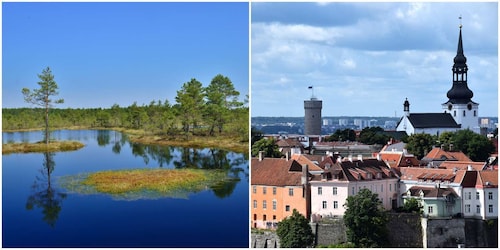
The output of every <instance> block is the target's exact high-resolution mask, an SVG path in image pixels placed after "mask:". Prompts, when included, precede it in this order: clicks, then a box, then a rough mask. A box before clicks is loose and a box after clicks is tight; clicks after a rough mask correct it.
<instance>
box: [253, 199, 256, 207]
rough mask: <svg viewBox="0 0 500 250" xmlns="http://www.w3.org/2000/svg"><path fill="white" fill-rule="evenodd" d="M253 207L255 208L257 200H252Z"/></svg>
mask: <svg viewBox="0 0 500 250" xmlns="http://www.w3.org/2000/svg"><path fill="white" fill-rule="evenodd" d="M253 208H257V200H253Z"/></svg>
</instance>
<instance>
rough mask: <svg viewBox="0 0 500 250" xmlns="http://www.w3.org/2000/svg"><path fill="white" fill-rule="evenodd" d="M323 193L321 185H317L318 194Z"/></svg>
mask: <svg viewBox="0 0 500 250" xmlns="http://www.w3.org/2000/svg"><path fill="white" fill-rule="evenodd" d="M322 194H323V188H322V187H318V195H322Z"/></svg>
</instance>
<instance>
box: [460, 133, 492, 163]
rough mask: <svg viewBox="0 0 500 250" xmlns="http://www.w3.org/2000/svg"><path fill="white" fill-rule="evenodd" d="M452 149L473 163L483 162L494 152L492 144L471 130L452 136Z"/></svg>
mask: <svg viewBox="0 0 500 250" xmlns="http://www.w3.org/2000/svg"><path fill="white" fill-rule="evenodd" d="M453 141H454V144H453V145H454V148H456V149H457V150H460V151H462V152H463V153H464V154H466V155H467V156H469V158H470V159H471V160H473V161H485V160H486V159H488V157H489V156H490V154H491V153H493V152H494V151H495V146H494V145H493V143H492V142H491V141H490V140H489V139H488V138H486V137H485V136H482V135H480V134H476V133H474V132H472V131H471V130H468V129H466V130H459V131H457V132H456V133H455V136H453Z"/></svg>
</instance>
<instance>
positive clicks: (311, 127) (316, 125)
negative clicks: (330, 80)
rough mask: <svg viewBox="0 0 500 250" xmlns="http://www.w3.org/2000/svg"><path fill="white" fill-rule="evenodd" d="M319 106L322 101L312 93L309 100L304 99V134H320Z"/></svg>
mask: <svg viewBox="0 0 500 250" xmlns="http://www.w3.org/2000/svg"><path fill="white" fill-rule="evenodd" d="M309 88H310V89H311V88H312V87H309ZM321 108H323V102H322V101H321V100H318V99H317V98H316V97H314V94H313V95H312V96H311V99H310V100H305V101H304V112H305V115H304V135H321Z"/></svg>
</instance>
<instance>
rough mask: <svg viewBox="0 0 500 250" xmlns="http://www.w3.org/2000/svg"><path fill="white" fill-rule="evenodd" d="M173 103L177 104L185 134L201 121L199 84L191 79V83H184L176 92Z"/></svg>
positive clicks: (201, 89) (200, 91) (202, 103)
mask: <svg viewBox="0 0 500 250" xmlns="http://www.w3.org/2000/svg"><path fill="white" fill-rule="evenodd" d="M175 101H176V102H177V104H178V106H177V107H178V112H179V113H178V115H179V116H180V118H181V121H182V127H183V131H184V132H185V133H186V134H187V133H189V132H190V129H191V128H192V127H196V126H197V125H198V123H199V122H200V120H201V115H202V107H203V105H204V101H203V88H202V85H201V82H199V81H197V80H196V79H194V78H192V79H191V81H189V82H186V83H184V84H183V85H182V89H181V90H179V91H177V96H176V97H175Z"/></svg>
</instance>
